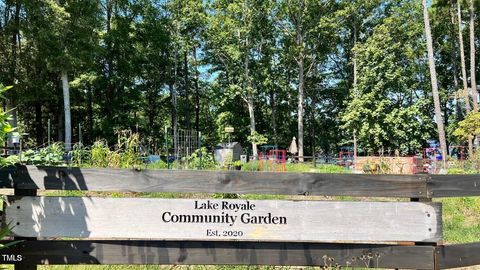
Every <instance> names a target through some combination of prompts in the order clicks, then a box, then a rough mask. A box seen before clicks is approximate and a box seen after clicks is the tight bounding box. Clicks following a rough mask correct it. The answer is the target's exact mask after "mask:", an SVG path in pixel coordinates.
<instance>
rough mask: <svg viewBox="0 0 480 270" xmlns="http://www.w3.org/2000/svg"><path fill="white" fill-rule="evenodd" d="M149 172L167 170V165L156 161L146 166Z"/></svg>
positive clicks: (161, 161)
mask: <svg viewBox="0 0 480 270" xmlns="http://www.w3.org/2000/svg"><path fill="white" fill-rule="evenodd" d="M147 169H149V170H165V169H168V164H167V163H166V162H165V161H163V160H158V161H155V162H152V163H149V164H148V165H147Z"/></svg>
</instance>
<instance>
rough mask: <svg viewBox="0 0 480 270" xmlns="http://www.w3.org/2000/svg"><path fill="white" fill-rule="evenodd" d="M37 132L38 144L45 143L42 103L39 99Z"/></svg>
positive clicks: (36, 117) (36, 115) (37, 103)
mask: <svg viewBox="0 0 480 270" xmlns="http://www.w3.org/2000/svg"><path fill="white" fill-rule="evenodd" d="M35 133H37V134H36V135H37V136H36V140H37V145H38V146H40V145H42V144H43V139H44V137H43V125H42V103H41V102H39V101H37V102H35Z"/></svg>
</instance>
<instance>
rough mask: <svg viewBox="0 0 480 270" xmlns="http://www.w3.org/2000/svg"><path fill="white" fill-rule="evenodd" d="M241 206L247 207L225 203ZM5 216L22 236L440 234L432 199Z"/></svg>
mask: <svg viewBox="0 0 480 270" xmlns="http://www.w3.org/2000/svg"><path fill="white" fill-rule="evenodd" d="M202 204H210V205H214V204H217V206H218V208H217V209H211V210H205V209H199V208H198V206H201V205H202ZM242 205H243V206H245V205H250V206H251V208H250V209H248V210H242V209H240V210H238V209H234V208H232V207H235V206H242ZM252 206H253V207H252ZM5 214H6V220H7V222H11V224H15V227H14V228H13V230H12V231H13V233H14V234H15V235H17V236H24V237H84V238H103V239H104V238H124V239H125V238H133V239H162V240H212V241H213V240H238V241H251V240H258V241H318V242H333V241H340V242H363V243H365V242H396V241H415V242H437V241H439V240H440V239H441V237H442V226H441V218H442V216H441V205H440V204H439V203H420V202H347V201H286V200H280V201H277V200H248V201H247V200H192V199H146V198H95V197H22V198H19V199H17V200H11V202H10V204H9V205H8V206H7V207H6V211H5ZM209 231H210V233H209ZM229 231H236V232H241V234H242V235H239V234H238V235H237V234H236V233H234V234H233V235H231V234H230V233H228V232H229ZM225 232H227V233H225Z"/></svg>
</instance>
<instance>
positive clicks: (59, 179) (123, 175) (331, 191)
mask: <svg viewBox="0 0 480 270" xmlns="http://www.w3.org/2000/svg"><path fill="white" fill-rule="evenodd" d="M10 177H12V178H13V179H14V181H15V185H16V186H17V188H21V189H42V190H46V189H59V190H94V191H131V192H207V193H215V192H218V193H239V194H248V193H251V194H285V195H297V194H305V195H328V196H333V195H344V196H366V197H404V198H423V197H426V196H427V195H426V191H427V190H426V178H427V176H426V175H369V174H321V173H275V172H242V171H197V170H192V171H186V170H144V171H136V170H129V169H88V168H82V169H80V168H66V167H36V166H21V167H19V168H18V170H17V172H16V173H15V174H14V175H13V176H10Z"/></svg>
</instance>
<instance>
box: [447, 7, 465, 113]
mask: <svg viewBox="0 0 480 270" xmlns="http://www.w3.org/2000/svg"><path fill="white" fill-rule="evenodd" d="M450 22H451V25H450V36H451V39H450V45H451V47H452V49H451V50H450V62H451V63H452V77H453V87H454V90H455V92H457V91H458V90H459V83H458V66H457V53H456V52H457V44H456V43H455V39H454V38H453V37H454V36H455V6H454V2H453V1H452V2H451V5H450ZM455 113H456V119H457V121H461V120H463V113H462V107H461V106H460V102H459V98H456V99H455Z"/></svg>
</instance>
